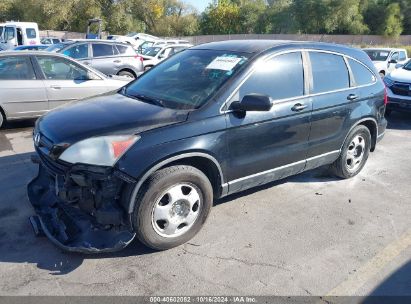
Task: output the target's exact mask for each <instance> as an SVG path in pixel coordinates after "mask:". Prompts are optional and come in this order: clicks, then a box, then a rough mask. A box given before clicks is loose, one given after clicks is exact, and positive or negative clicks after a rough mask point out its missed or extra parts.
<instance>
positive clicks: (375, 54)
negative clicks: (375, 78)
mask: <svg viewBox="0 0 411 304" xmlns="http://www.w3.org/2000/svg"><path fill="white" fill-rule="evenodd" d="M364 52H366V53H367V55H368V56H369V57H370V58H371V60H372V62H373V63H374V65H375V67H376V69H377V70H378V72H379V74H380V75H381V77H384V76H386V75H388V74H389V73H391V72H392V71H394V70H395V69H396V67H397V65H398V64H405V63H406V62H407V61H408V55H407V50H405V49H392V48H376V49H364Z"/></svg>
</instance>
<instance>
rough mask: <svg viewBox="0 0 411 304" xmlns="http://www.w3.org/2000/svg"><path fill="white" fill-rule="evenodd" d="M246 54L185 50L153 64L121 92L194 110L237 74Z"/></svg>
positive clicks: (246, 56) (167, 106) (176, 107)
mask: <svg viewBox="0 0 411 304" xmlns="http://www.w3.org/2000/svg"><path fill="white" fill-rule="evenodd" d="M248 56H249V54H244V53H238V52H230V51H214V50H186V51H183V52H180V53H178V54H176V55H174V56H173V57H171V58H170V59H169V60H167V61H164V62H163V63H161V64H159V65H157V66H156V67H155V68H153V69H152V70H150V71H149V72H147V73H146V74H143V75H142V76H141V77H140V78H138V79H137V80H136V81H134V82H132V83H131V84H129V85H128V86H126V87H125V88H124V89H123V90H122V93H123V94H124V95H126V96H129V97H132V98H137V99H139V100H142V101H147V102H151V103H154V104H158V105H161V106H163V107H166V108H172V109H197V108H199V107H201V106H202V105H204V104H205V103H206V102H207V101H208V100H209V99H210V98H211V97H212V96H213V95H214V94H215V93H216V92H217V91H218V90H219V89H220V88H221V86H222V85H223V84H224V83H226V82H227V80H228V79H230V78H232V77H233V75H235V74H236V73H238V71H239V70H240V68H241V67H242V66H244V65H245V63H246V62H247V61H248Z"/></svg>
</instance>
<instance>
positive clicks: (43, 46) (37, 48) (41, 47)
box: [14, 44, 49, 51]
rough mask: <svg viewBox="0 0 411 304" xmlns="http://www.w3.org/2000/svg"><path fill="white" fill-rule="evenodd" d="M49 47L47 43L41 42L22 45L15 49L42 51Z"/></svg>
mask: <svg viewBox="0 0 411 304" xmlns="http://www.w3.org/2000/svg"><path fill="white" fill-rule="evenodd" d="M48 47H49V45H46V44H39V45H20V46H18V47H15V48H14V51H41V50H45V49H47V48H48Z"/></svg>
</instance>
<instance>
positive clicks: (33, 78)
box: [0, 51, 130, 126]
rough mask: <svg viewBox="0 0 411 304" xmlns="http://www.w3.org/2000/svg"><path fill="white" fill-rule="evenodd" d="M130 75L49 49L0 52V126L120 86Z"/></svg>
mask: <svg viewBox="0 0 411 304" xmlns="http://www.w3.org/2000/svg"><path fill="white" fill-rule="evenodd" d="M128 81H130V79H129V78H125V77H118V78H110V77H107V76H105V75H103V74H102V73H100V72H98V71H96V70H93V69H91V68H90V67H87V66H85V65H83V64H81V63H79V62H76V61H75V60H73V59H71V58H68V57H66V56H63V55H60V54H53V53H48V52H39V51H27V52H21V51H18V52H15V51H6V52H2V53H0V92H1V94H0V113H1V114H0V126H1V125H2V124H3V123H4V122H5V121H6V120H16V119H26V118H33V117H38V116H40V115H42V114H44V113H46V112H47V111H49V110H51V109H54V108H56V107H58V106H61V105H64V104H66V103H68V102H71V101H74V100H78V99H81V98H86V97H90V96H94V95H99V94H102V93H106V92H109V91H113V90H116V89H119V88H121V87H122V86H124V85H126V84H127V82H128Z"/></svg>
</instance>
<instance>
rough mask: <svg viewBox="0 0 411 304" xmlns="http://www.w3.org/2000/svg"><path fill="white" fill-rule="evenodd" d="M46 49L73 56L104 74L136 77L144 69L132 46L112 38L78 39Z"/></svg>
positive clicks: (141, 59) (141, 60) (140, 58)
mask: <svg viewBox="0 0 411 304" xmlns="http://www.w3.org/2000/svg"><path fill="white" fill-rule="evenodd" d="M55 46H56V47H55V48H54V49H53V48H52V47H50V48H48V49H47V50H48V51H50V50H51V51H57V52H58V53H61V54H64V55H66V56H69V57H71V58H74V59H76V60H78V61H80V62H82V63H84V64H86V65H89V66H91V67H93V68H94V69H96V70H99V71H100V72H102V73H104V74H106V75H119V76H127V77H130V78H136V77H137V75H138V74H139V73H140V72H142V71H144V68H143V58H142V57H141V56H139V55H138V54H137V53H136V51H135V50H134V49H133V47H132V46H131V45H129V44H126V43H121V42H117V41H112V40H93V39H91V40H90V39H89V40H78V41H68V42H65V43H61V44H56V45H55Z"/></svg>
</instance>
